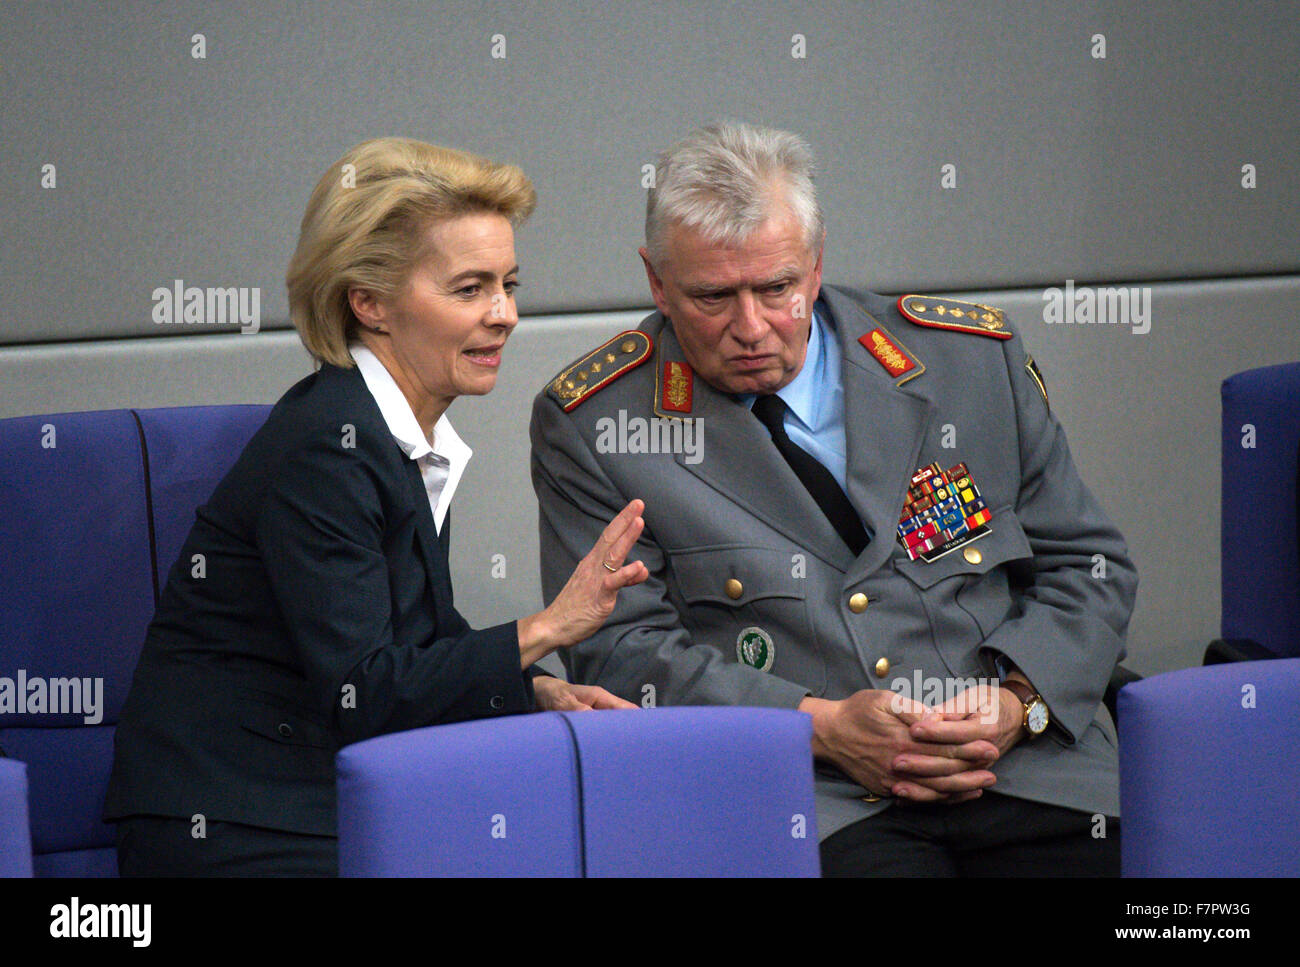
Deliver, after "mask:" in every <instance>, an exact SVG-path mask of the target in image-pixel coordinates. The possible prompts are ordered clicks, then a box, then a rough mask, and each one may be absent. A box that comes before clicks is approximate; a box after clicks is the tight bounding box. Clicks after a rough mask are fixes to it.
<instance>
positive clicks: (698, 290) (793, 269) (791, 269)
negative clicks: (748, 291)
mask: <svg viewBox="0 0 1300 967" xmlns="http://www.w3.org/2000/svg"><path fill="white" fill-rule="evenodd" d="M797 278H799V269H798V267H797V266H793V265H788V266H785V267H784V268H780V269H777V270H776V271H775V272H773V273H772V274H771V275H769V276H768V277H767V278H765V279H760V280H759V281H757V282H755V283H754V284H753V286H752V288H755V289H765V288H767V287H768V286H769V285H776V284H777V283H780V282H792V281H794V280H795V279H797ZM682 288H683V289H684V290H685V292H686V294H687V295H693V296H700V295H728V294H730V293H732V292H735V291H736V289H738V288H740V286H738V285H720V286H714V285H709V284H708V283H707V282H700V283H696V284H694V285H691V284H687V285H685V286H683V287H682Z"/></svg>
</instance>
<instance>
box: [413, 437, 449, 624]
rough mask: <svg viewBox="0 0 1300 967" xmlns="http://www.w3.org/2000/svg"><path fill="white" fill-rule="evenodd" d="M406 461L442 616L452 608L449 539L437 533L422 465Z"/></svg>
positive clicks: (420, 534) (431, 583)
mask: <svg viewBox="0 0 1300 967" xmlns="http://www.w3.org/2000/svg"><path fill="white" fill-rule="evenodd" d="M403 460H404V462H405V463H406V467H407V481H408V484H409V485H410V488H411V502H412V506H413V507H414V508H415V532H416V535H417V537H418V538H419V544H420V550H421V551H422V552H423V554H424V566H425V567H426V568H427V569H428V574H429V586H430V587H431V588H432V589H433V601H434V606H435V609H436V613H437V614H443V613H444V612H446V611H448V610H450V609H451V607H452V601H451V597H452V596H451V568H450V566H449V564H448V562H447V558H448V546H449V543H450V537H449V536H448V537H447V538H443V537H442V536H440V535H439V534H438V528H437V526H436V525H435V524H434V522H433V511H432V509H430V507H429V492H428V491H427V490H425V489H424V478H423V477H422V476H420V467H419V465H418V464H417V463H416V462H415V461H414V460H411V459H408V458H407V457H406V456H405V454H403ZM443 529H444V532H447V531H448V528H446V527H445V526H444V528H443Z"/></svg>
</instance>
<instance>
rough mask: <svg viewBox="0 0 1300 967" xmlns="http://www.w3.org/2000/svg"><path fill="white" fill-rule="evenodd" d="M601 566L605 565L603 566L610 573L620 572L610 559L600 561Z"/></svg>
mask: <svg viewBox="0 0 1300 967" xmlns="http://www.w3.org/2000/svg"><path fill="white" fill-rule="evenodd" d="M600 566H601V567H603V568H604V569H605V570H606V571H608V572H609V573H610V574H617V573H618V568H616V567H614V566H613V565H612V564H610V563H609V561H601V562H600Z"/></svg>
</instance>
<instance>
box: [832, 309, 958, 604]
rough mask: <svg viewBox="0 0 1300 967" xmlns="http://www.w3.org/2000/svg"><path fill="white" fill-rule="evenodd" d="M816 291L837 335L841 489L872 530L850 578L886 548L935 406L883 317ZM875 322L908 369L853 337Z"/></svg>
mask: <svg viewBox="0 0 1300 967" xmlns="http://www.w3.org/2000/svg"><path fill="white" fill-rule="evenodd" d="M821 294H822V298H823V299H824V300H825V301H826V304H827V305H828V306H829V308H830V311H831V314H832V315H833V316H834V318H835V332H836V334H837V337H838V338H839V341H840V349H841V364H840V379H841V380H842V382H843V384H844V430H845V437H846V441H845V442H846V446H847V449H848V473H847V480H846V483H847V490H848V496H849V500H850V501H851V502H852V503H853V506H854V507H856V508H857V510H858V513H859V514H860V515H861V516H862V520H863V522H864V523H866V524H867V526H868V527H870V528H871V531H872V535H873V536H872V540H871V543H870V544H868V545H867V547H866V549H865V550H864V551H863V552H862V554H861V556H860V557H859V558H858V560H857V561H856V562H855V563H854V565H853V567H852V569H851V571H850V574H849V577H850V579H851V580H852V579H859V578H861V577H865V576H866V575H868V574H870V573H872V572H873V571H875V570H877V569H878V568H879V567H880V566H881V565H883V564H884V563H885V561H887V560H888V559H889V557H890V555H891V554H892V553H893V549H894V546H895V543H896V542H895V540H894V537H895V534H896V533H897V527H898V515H899V513H900V512H901V511H902V509H903V500H904V498H905V496H906V493H907V486H908V481H909V479H910V478H911V476H912V473H913V471H915V470H916V467H917V465H918V463H919V456H920V450H921V443H922V441H923V440H924V437H925V432H926V429H927V428H928V427H929V425H930V421H931V417H932V414H933V412H934V409H935V405H934V402H933V400H932V399H931V398H930V397H929V396H928V395H927V394H926V392H925V385H926V384H925V378H924V377H923V376H922V374H923V373H924V371H925V367H924V364H923V363H922V362H921V361H920V360H919V359H917V358H916V357H915V356H914V355H912V354H911V353H910V352H909V351H908V350H907V348H906V346H905V345H904V344H903V342H902V341H900V340H899V338H898V335H897V334H896V333H895V332H893V331H891V330H890V329H888V328H886V326H885V323H884V320H883V319H880V318H877V317H876V316H873V315H872V314H871V313H869V312H868V311H867V310H866V309H865V308H864V307H863V306H862V304H861V303H859V302H858V301H857V300H855V299H853V298H851V297H850V296H848V295H846V294H844V293H842V292H839V291H837V290H835V289H833V288H831V287H829V286H823V288H822V293H821ZM875 329H879V330H880V331H881V332H882V333H883V334H884V336H885V337H886V338H887V339H888V340H889V341H890V342H892V343H893V344H894V346H895V347H897V348H898V349H899V350H901V351H902V352H903V353H904V354H905V355H907V356H908V357H909V358H910V359H911V361H912V362H913V364H914V367H913V368H912V369H910V370H909V371H908V372H906V373H904V374H902V375H900V376H898V377H894V376H891V375H890V373H889V372H888V371H887V370H886V369H885V367H884V366H883V365H882V364H881V363H879V362H877V360H876V358H875V357H874V356H873V355H872V354H871V353H870V352H869V351H868V350H867V349H866V347H864V346H863V345H862V343H860V342H859V341H858V339H859V337H861V336H864V335H868V334H869V333H871V332H872V331H873V330H875Z"/></svg>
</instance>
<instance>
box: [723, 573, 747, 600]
mask: <svg viewBox="0 0 1300 967" xmlns="http://www.w3.org/2000/svg"><path fill="white" fill-rule="evenodd" d="M722 590H724V591H725V592H727V597H729V598H730V599H731V600H732V601H735V600H736V599H737V598H739V597H740V596H741V595H742V594H744V593H745V586H744V585H743V584H741V583H740V582H739V581H737V580H736V579H735V578H727V583H726V584H724V585H723V586H722Z"/></svg>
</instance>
